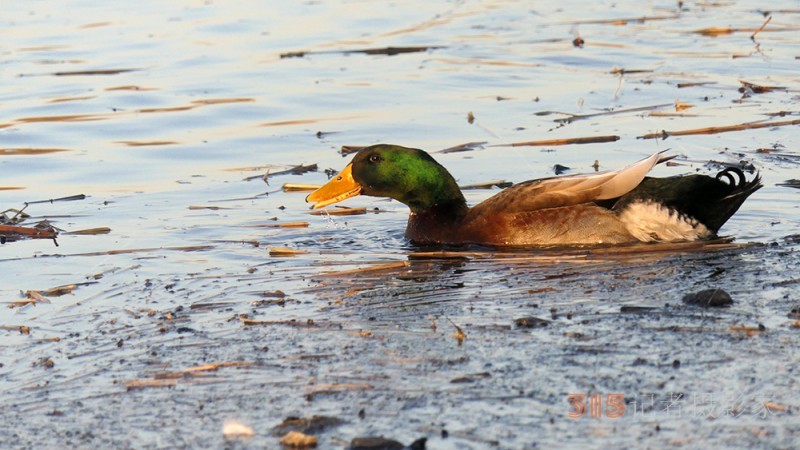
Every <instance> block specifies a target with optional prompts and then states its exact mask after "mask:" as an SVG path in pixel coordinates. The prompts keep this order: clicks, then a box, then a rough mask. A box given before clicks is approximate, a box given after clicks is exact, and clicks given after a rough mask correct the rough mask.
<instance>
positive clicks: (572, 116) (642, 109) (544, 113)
mask: <svg viewBox="0 0 800 450" xmlns="http://www.w3.org/2000/svg"><path fill="white" fill-rule="evenodd" d="M673 105H674V103H661V104H659V105H650V106H635V107H632V108H620V109H611V110H607V111H603V112H598V113H590V114H570V113H563V112H558V111H540V112H537V113H536V115H537V116H548V115H550V114H561V115H566V116H568V117H562V118H559V119H554V120H553V122H557V123H560V124H562V125H564V124H569V123H572V122H575V121H578V120H585V119H592V118H595V117H601V116H612V115H616V114H625V113H631V112H645V111H652V110H655V109H662V108H669V107H671V106H673Z"/></svg>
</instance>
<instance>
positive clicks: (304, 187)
mask: <svg viewBox="0 0 800 450" xmlns="http://www.w3.org/2000/svg"><path fill="white" fill-rule="evenodd" d="M321 187H322V185H321V184H301V183H283V187H281V189H283V192H306V191H316V190H317V189H319V188H321Z"/></svg>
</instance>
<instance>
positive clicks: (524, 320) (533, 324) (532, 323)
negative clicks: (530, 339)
mask: <svg viewBox="0 0 800 450" xmlns="http://www.w3.org/2000/svg"><path fill="white" fill-rule="evenodd" d="M514 324H516V325H517V327H519V328H541V327H546V326H547V325H550V321H549V320H546V319H540V318H538V317H533V316H530V317H520V318H519V319H514Z"/></svg>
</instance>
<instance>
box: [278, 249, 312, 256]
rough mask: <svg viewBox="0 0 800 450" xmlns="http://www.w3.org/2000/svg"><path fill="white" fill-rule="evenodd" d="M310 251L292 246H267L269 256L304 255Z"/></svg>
mask: <svg viewBox="0 0 800 450" xmlns="http://www.w3.org/2000/svg"><path fill="white" fill-rule="evenodd" d="M308 253H310V252H309V251H308V250H298V249H294V248H287V247H270V248H269V256H295V255H306V254H308Z"/></svg>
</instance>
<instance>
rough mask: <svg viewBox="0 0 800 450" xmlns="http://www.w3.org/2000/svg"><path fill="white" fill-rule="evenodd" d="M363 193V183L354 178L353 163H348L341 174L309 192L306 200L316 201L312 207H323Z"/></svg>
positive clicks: (309, 201)
mask: <svg viewBox="0 0 800 450" xmlns="http://www.w3.org/2000/svg"><path fill="white" fill-rule="evenodd" d="M360 193H361V185H360V184H358V183H357V182H356V180H354V179H353V165H352V164H348V165H347V167H345V168H344V169H343V170H342V171H341V172H339V175H337V176H336V177H335V178H333V179H332V180H331V181H329V182H328V183H327V184H326V185H325V186H322V187H321V188H319V189H317V190H316V191H314V192H312V193H310V194H308V197H306V202H308V203H312V202H313V203H314V206H312V207H311V208H312V209H318V208H322V207H323V206H328V205H330V204H333V203H338V202H340V201H342V200H344V199H346V198H350V197H355V196H356V195H358V194H360Z"/></svg>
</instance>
